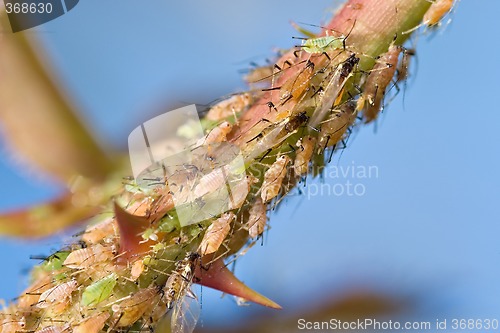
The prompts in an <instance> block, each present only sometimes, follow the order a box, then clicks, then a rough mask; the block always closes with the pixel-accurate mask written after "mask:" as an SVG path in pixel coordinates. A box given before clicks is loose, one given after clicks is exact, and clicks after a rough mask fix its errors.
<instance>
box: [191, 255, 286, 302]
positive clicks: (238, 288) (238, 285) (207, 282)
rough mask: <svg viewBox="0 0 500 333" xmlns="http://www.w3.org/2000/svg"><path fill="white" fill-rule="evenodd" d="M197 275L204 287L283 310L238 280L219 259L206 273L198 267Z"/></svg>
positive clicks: (199, 282)
mask: <svg viewBox="0 0 500 333" xmlns="http://www.w3.org/2000/svg"><path fill="white" fill-rule="evenodd" d="M195 275H196V277H197V278H198V279H199V281H198V282H197V283H198V284H201V285H202V286H205V287H210V288H213V289H217V290H220V291H222V292H223V293H227V294H230V295H233V296H237V297H242V298H244V299H246V300H248V301H250V302H253V303H257V304H260V305H263V306H267V307H270V308H273V309H281V306H280V305H279V304H277V303H275V302H273V301H271V300H270V299H269V298H267V297H265V296H263V295H261V294H259V293H258V292H256V291H255V290H252V289H250V288H249V287H247V286H246V285H245V284H244V283H243V282H241V281H240V280H238V279H237V278H236V276H234V274H233V273H232V272H231V271H230V270H229V269H227V267H226V266H225V265H224V262H223V261H222V259H218V260H217V261H215V262H213V263H211V264H210V267H209V268H208V270H206V271H205V270H203V269H200V268H199V267H198V268H197V270H196V272H195Z"/></svg>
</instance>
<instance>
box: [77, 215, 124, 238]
mask: <svg viewBox="0 0 500 333" xmlns="http://www.w3.org/2000/svg"><path fill="white" fill-rule="evenodd" d="M116 236H117V227H116V221H115V219H114V218H112V217H110V218H107V219H106V220H104V221H102V222H100V223H97V224H95V225H92V226H90V227H88V228H87V229H86V230H85V232H84V233H83V235H82V241H84V242H86V243H88V244H96V243H99V242H101V241H102V240H104V241H108V240H109V239H110V238H115V237H116Z"/></svg>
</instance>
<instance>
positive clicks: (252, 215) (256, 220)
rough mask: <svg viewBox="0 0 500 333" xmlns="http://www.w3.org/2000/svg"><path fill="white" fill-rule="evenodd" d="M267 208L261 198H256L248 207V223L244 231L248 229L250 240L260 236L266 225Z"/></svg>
mask: <svg viewBox="0 0 500 333" xmlns="http://www.w3.org/2000/svg"><path fill="white" fill-rule="evenodd" d="M266 210H267V207H266V205H265V204H264V202H262V199H261V198H258V197H257V198H256V199H255V201H254V202H253V204H252V207H250V211H249V216H248V222H247V224H246V229H248V234H249V235H250V237H252V238H256V237H258V236H259V235H261V234H262V233H263V232H264V230H265V228H266V223H267V215H266Z"/></svg>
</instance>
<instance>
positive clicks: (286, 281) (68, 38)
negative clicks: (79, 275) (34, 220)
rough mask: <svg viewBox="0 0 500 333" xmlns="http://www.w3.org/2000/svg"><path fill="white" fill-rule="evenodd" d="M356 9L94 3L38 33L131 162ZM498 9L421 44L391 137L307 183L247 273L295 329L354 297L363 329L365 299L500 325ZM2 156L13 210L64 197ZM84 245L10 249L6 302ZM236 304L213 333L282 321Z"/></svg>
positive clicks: (7, 202) (298, 4)
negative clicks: (152, 133) (164, 117)
mask: <svg viewBox="0 0 500 333" xmlns="http://www.w3.org/2000/svg"><path fill="white" fill-rule="evenodd" d="M340 3H341V2H340V1H332V0H315V1H307V2H305V1H298V0H293V1H286V2H284V1H264V0H255V1H246V2H235V1H229V0H215V1H210V2H206V1H200V0H188V1H175V2H167V1H159V0H150V1H146V2H145V1H143V2H137V1H128V0H120V1H118V0H113V1H98V0H87V1H81V2H80V3H79V4H78V5H77V7H75V8H74V9H73V10H72V11H71V12H69V13H67V14H65V15H64V16H62V17H60V18H58V19H56V20H54V21H51V22H49V23H46V24H44V25H42V26H39V27H36V28H33V29H31V30H29V34H30V36H31V37H32V38H33V39H36V40H38V41H40V42H41V44H42V45H43V48H41V49H40V53H41V54H45V55H46V58H47V62H46V66H48V67H49V68H53V70H54V71H55V73H56V75H57V77H58V78H59V79H60V82H61V84H62V86H63V87H64V89H65V90H66V91H67V92H68V93H69V94H70V96H71V97H72V98H73V100H74V101H75V103H76V105H77V107H78V110H79V111H80V116H81V118H82V119H83V120H84V121H85V122H86V123H87V125H88V126H89V128H90V129H91V130H92V132H93V133H94V134H95V135H96V136H97V137H98V138H99V139H101V140H102V144H103V146H104V147H107V148H115V149H116V148H120V149H126V143H127V136H128V134H129V133H130V131H131V130H132V129H133V128H134V127H136V126H137V125H138V124H140V123H141V122H143V121H144V120H147V119H149V118H151V117H153V116H154V115H157V114H159V113H162V112H165V111H166V110H170V109H172V108H173V107H176V106H179V105H182V104H192V103H198V104H208V103H210V102H213V101H214V100H215V99H217V98H219V97H221V96H224V95H227V94H230V93H233V92H237V91H241V90H245V89H246V88H247V87H246V85H245V83H244V81H243V79H242V73H241V72H242V71H244V70H246V69H248V68H250V65H249V64H250V62H257V63H259V64H265V61H266V58H269V57H270V56H272V55H273V54H274V53H273V49H277V48H289V47H291V46H293V45H295V44H297V41H296V40H293V39H292V38H291V37H292V36H300V35H299V33H298V32H297V31H295V30H294V29H293V28H292V27H291V26H290V24H289V20H294V21H297V22H305V23H311V24H318V23H321V22H326V21H327V19H328V18H329V17H330V16H331V15H332V13H333V12H334V11H335V9H337V8H338V5H339V4H340ZM499 11H500V2H498V1H494V0H483V1H481V2H472V1H469V2H468V1H462V2H460V3H459V4H458V6H456V8H455V10H454V12H453V13H452V14H451V15H450V16H449V18H451V19H452V21H451V23H450V24H449V25H446V24H444V25H443V27H442V28H441V29H438V30H437V31H436V32H434V33H428V34H420V36H419V37H417V38H413V39H412V41H411V42H410V44H409V46H415V47H417V56H416V57H415V58H414V59H413V60H412V63H411V67H410V72H411V77H410V78H409V80H408V81H407V89H404V87H403V86H401V88H403V89H402V90H401V92H400V93H399V95H398V96H397V97H396V98H395V99H394V100H393V101H392V102H391V104H390V106H389V107H388V108H386V109H385V110H384V112H383V114H382V117H381V118H380V119H379V121H378V124H377V126H376V127H375V126H373V125H369V126H364V127H362V128H360V130H359V131H356V132H355V134H354V135H353V136H351V138H350V140H349V142H348V149H346V150H344V151H343V153H342V155H341V156H339V155H336V156H335V157H334V158H333V160H332V163H331V165H330V167H329V168H328V169H327V175H325V177H324V179H323V180H321V179H314V180H313V179H312V178H310V179H308V186H309V187H306V188H304V189H303V192H304V193H303V195H300V196H292V197H290V198H288V199H286V200H285V202H284V203H283V204H282V205H281V206H280V207H279V212H277V213H272V214H271V230H270V231H269V232H268V233H266V234H265V237H264V240H263V242H262V243H263V245H262V246H260V245H257V246H254V248H252V250H251V251H249V252H248V254H247V255H245V256H244V257H242V258H240V259H239V260H238V262H237V265H236V275H237V276H238V277H239V278H240V279H241V280H243V281H244V282H245V283H247V284H248V285H249V286H250V287H252V288H254V289H256V290H257V291H259V292H261V293H263V294H264V295H266V296H268V297H269V298H271V299H273V300H275V301H276V302H278V303H279V304H281V305H282V306H283V308H284V310H283V311H282V312H281V313H279V315H281V316H286V317H288V318H293V320H294V321H296V320H297V319H299V318H303V317H304V316H305V315H306V313H310V312H313V311H314V309H317V308H319V307H321V305H322V304H327V303H328V304H330V305H332V304H333V305H335V306H337V305H338V304H341V303H342V302H344V303H345V302H347V303H348V304H351V303H352V302H353V300H354V303H352V304H354V306H353V308H354V309H355V310H353V311H354V313H355V314H356V311H359V313H360V315H361V317H363V318H364V314H363V312H362V306H361V305H360V306H357V305H356V304H358V303H356V302H358V301H359V302H360V303H359V304H364V305H366V304H372V303H373V302H375V303H377V302H381V305H380V307H383V306H386V305H388V304H390V305H394V306H395V308H398V309H403V311H396V312H397V313H396V312H390V311H389V312H388V313H389V314H387V315H386V318H388V319H392V320H403V319H405V320H422V321H431V322H435V320H436V319H438V318H439V319H445V318H448V319H451V318H459V319H461V318H465V319H468V318H473V319H484V318H497V319H500V312H499V309H500V242H499V240H498V238H497V237H499V235H500V224H499V222H500V212H499V210H498V206H497V205H499V204H500V202H499V200H500V174H499V173H498V170H499V169H500V148H499V146H498V143H499V142H500V131H499V125H498V124H500V113H499V112H498V107H496V106H495V105H497V100H496V97H495V96H493V95H495V94H496V92H497V90H496V89H498V87H499V84H498V77H499V74H500V70H499V69H498V67H497V66H496V65H495V62H494V61H493V60H494V59H495V57H496V54H497V52H498V51H499V49H498V46H497V45H496V44H495V43H494V42H495V41H496V40H497V37H498V36H497V33H498V31H499V29H498V25H497V23H495V22H496V21H497V17H496V16H497V13H498V12H499ZM490 65H492V66H491V67H490ZM492 94H493V95H492ZM2 149H3V150H2V158H1V160H0V183H1V184H2V190H1V191H0V210H1V211H6V210H11V209H15V208H20V207H24V206H26V205H30V204H33V203H36V202H41V201H43V200H48V199H49V198H52V197H54V196H55V195H56V194H57V193H59V192H60V191H61V189H60V188H58V187H57V186H56V185H54V184H53V183H51V182H50V181H49V180H48V179H44V178H43V177H40V175H37V174H34V173H33V171H30V170H26V169H24V168H23V167H22V166H21V165H20V164H18V163H16V162H15V161H14V160H13V159H12V158H10V157H9V155H8V153H7V151H6V149H5V147H4V144H3V142H2ZM369 167H371V169H370V170H372V172H371V174H365V176H363V175H361V174H360V173H359V172H358V171H360V170H367V169H368V168H369ZM329 171H331V172H329ZM337 171H338V173H342V171H343V172H345V173H348V175H347V177H345V176H342V175H337V176H336V172H337ZM352 171H355V173H354V174H352ZM375 171H376V172H375ZM348 184H351V187H350V188H351V191H350V192H349V191H348V188H349V185H348ZM355 190H356V191H355ZM349 193H350V194H349ZM71 241H72V238H71V235H67V236H64V235H63V236H61V235H59V236H57V237H52V238H50V239H44V240H40V241H37V242H29V243H28V242H26V241H17V240H12V239H7V238H1V239H0V260H1V261H2V264H3V267H4V268H3V272H2V275H1V276H0V281H1V283H0V298H3V299H7V300H9V299H12V298H14V297H16V296H17V295H18V294H19V293H20V292H21V291H22V290H23V289H24V288H25V287H26V286H27V272H28V271H29V270H30V268H31V267H32V266H33V265H35V264H37V261H36V260H30V259H29V256H30V255H40V254H45V255H47V254H49V253H50V252H51V251H52V250H57V249H58V248H59V247H60V246H61V245H63V244H67V243H68V242H71ZM220 296H221V295H220V293H219V292H215V291H212V290H208V289H207V288H204V289H203V295H202V300H203V312H202V322H201V323H202V325H203V327H205V328H206V329H208V328H213V327H226V328H228V329H229V327H231V326H232V325H235V323H236V322H237V321H250V320H252V318H255V316H256V315H261V316H263V317H261V318H271V316H275V315H277V313H276V312H275V311H274V310H268V309H265V308H262V307H260V306H257V305H251V306H248V307H238V306H237V305H236V302H235V301H234V299H233V298H232V297H230V296H225V297H223V298H222V299H221V297H220ZM343 300H344V301H343ZM349 302H351V303H349ZM370 302H372V303H370ZM342 304H343V303H342ZM352 304H351V305H352ZM377 306H378V305H377ZM377 306H376V307H377ZM332 311H333V310H332ZM333 312H334V314H331V315H329V316H328V315H327V319H328V318H335V313H336V312H335V311H333ZM354 317H356V316H354ZM312 318H313V316H312V315H311V316H310V319H311V320H312ZM306 319H307V317H306ZM469 331H471V330H469Z"/></svg>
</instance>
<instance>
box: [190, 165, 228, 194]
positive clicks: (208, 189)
mask: <svg viewBox="0 0 500 333" xmlns="http://www.w3.org/2000/svg"><path fill="white" fill-rule="evenodd" d="M230 172H231V170H230V168H229V166H228V165H225V166H223V167H221V168H217V169H215V170H213V171H212V172H210V173H208V174H206V175H204V176H203V177H201V178H200V181H199V182H198V184H197V185H196V187H195V189H194V195H195V197H196V198H199V197H202V196H204V195H205V194H208V193H213V192H215V191H217V190H219V189H221V188H223V187H224V186H225V184H226V183H227V182H228V179H229V177H230Z"/></svg>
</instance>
